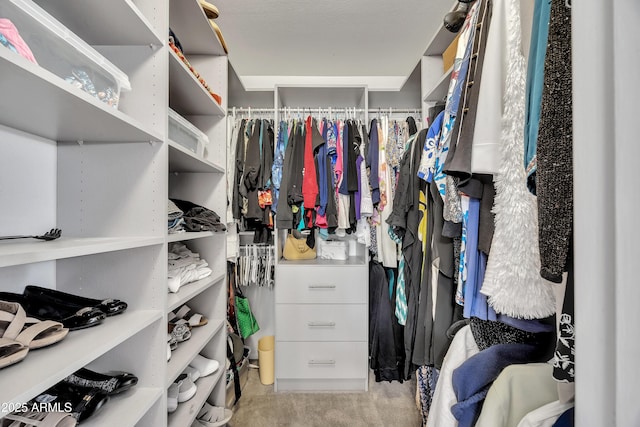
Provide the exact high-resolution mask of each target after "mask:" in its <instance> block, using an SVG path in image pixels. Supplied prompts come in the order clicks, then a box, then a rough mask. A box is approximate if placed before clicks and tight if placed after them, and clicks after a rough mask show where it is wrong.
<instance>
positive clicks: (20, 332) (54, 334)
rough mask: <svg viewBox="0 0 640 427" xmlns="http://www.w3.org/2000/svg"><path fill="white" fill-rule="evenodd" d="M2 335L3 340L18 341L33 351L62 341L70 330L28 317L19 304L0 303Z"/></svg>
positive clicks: (58, 323)
mask: <svg viewBox="0 0 640 427" xmlns="http://www.w3.org/2000/svg"><path fill="white" fill-rule="evenodd" d="M0 333H2V338H7V339H10V340H14V341H17V342H19V343H21V344H22V345H23V346H25V347H28V348H29V349H32V350H33V349H36V348H42V347H46V346H49V345H52V344H55V343H57V342H59V341H61V340H62V339H63V338H64V337H66V336H67V334H68V333H69V329H67V328H64V327H63V326H62V323H60V322H54V321H52V320H44V321H40V320H38V319H34V318H31V317H27V314H26V313H25V311H24V308H22V306H21V305H20V304H18V303H17V302H8V301H0Z"/></svg>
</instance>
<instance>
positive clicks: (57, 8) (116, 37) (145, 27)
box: [35, 0, 163, 46]
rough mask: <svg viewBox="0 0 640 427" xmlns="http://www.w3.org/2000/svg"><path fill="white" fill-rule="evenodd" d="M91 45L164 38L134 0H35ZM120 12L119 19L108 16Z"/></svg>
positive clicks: (130, 43)
mask: <svg viewBox="0 0 640 427" xmlns="http://www.w3.org/2000/svg"><path fill="white" fill-rule="evenodd" d="M35 2H36V3H38V5H39V6H40V7H42V8H43V9H44V10H46V11H47V12H49V13H50V14H51V15H53V16H54V17H55V18H56V19H58V20H59V21H60V22H62V23H63V24H64V25H65V26H66V27H67V28H69V29H70V30H71V31H73V32H74V33H75V34H76V35H78V36H80V38H82V39H83V40H84V41H85V42H87V43H88V44H90V45H99V46H142V45H156V46H161V45H162V44H163V43H162V40H163V38H162V37H160V35H159V34H158V32H157V31H156V30H155V29H154V28H153V25H151V23H150V22H149V21H148V20H147V18H146V17H145V16H144V15H143V14H142V13H141V12H140V10H139V9H138V8H137V6H136V5H135V4H134V2H133V1H132V0H109V1H104V0H83V1H77V0H35ZM108 16H117V17H118V19H106V18H105V17H108Z"/></svg>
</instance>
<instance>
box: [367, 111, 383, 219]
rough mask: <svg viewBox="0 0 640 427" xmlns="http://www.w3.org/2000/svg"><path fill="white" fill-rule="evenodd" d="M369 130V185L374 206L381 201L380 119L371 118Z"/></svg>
mask: <svg viewBox="0 0 640 427" xmlns="http://www.w3.org/2000/svg"><path fill="white" fill-rule="evenodd" d="M370 129H371V130H370V131H369V150H368V151H367V165H368V166H369V167H370V173H369V186H370V187H371V201H372V202H373V205H374V206H377V205H378V203H380V182H379V180H378V179H379V176H378V175H379V171H378V169H379V167H378V166H379V158H378V151H379V141H378V121H377V120H376V119H373V120H371V127H370Z"/></svg>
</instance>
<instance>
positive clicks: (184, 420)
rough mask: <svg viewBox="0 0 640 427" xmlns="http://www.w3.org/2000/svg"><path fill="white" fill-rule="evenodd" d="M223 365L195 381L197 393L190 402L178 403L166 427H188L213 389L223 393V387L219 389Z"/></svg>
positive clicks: (221, 404) (220, 404) (218, 404)
mask: <svg viewBox="0 0 640 427" xmlns="http://www.w3.org/2000/svg"><path fill="white" fill-rule="evenodd" d="M223 368H224V365H220V368H218V370H217V371H216V372H214V373H213V374H211V375H209V376H208V377H204V378H200V379H198V380H197V381H196V386H198V391H197V392H196V394H195V396H193V397H192V398H191V399H190V400H188V401H186V402H182V403H178V409H176V411H175V412H173V413H171V414H169V420H168V424H167V425H168V427H181V426H190V425H191V424H192V423H193V421H194V420H195V419H196V416H198V412H200V408H202V405H204V402H206V401H207V400H208V399H207V398H208V397H209V396H210V395H211V393H212V391H213V390H214V389H219V390H222V391H223V392H224V391H225V388H224V387H220V384H221V383H222V382H221V380H222V378H223V377H224V371H225V370H224V369H223ZM216 405H217V406H224V402H223V403H216Z"/></svg>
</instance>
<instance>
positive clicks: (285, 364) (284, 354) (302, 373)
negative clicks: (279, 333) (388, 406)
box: [276, 341, 368, 379]
mask: <svg viewBox="0 0 640 427" xmlns="http://www.w3.org/2000/svg"><path fill="white" fill-rule="evenodd" d="M367 363H368V361H367V343H366V342H348V343H347V342H280V341H278V342H276V377H277V378H278V379H280V378H282V379H296V378H324V379H328V378H336V379H350V378H366V377H367V369H368V366H367Z"/></svg>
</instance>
